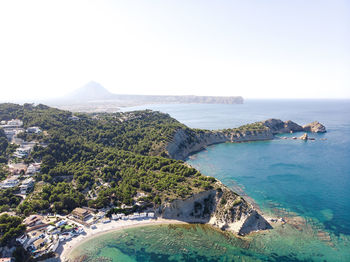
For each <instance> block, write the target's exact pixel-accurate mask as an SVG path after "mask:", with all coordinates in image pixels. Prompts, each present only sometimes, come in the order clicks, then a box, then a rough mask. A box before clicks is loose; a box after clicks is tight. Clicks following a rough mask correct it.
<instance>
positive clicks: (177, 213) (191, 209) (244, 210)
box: [157, 183, 272, 235]
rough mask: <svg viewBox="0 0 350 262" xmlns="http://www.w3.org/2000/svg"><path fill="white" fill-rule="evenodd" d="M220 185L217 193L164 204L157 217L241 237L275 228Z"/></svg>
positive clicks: (201, 194) (202, 193)
mask: <svg viewBox="0 0 350 262" xmlns="http://www.w3.org/2000/svg"><path fill="white" fill-rule="evenodd" d="M218 184H219V187H218V189H216V190H214V189H213V190H208V191H204V192H201V193H199V194H196V195H194V196H192V197H190V198H188V199H185V200H175V201H173V202H171V203H166V204H163V205H162V206H161V207H159V208H158V212H157V215H158V216H160V217H163V218H167V219H177V220H181V221H185V222H190V223H207V224H210V225H213V226H215V227H218V228H220V229H222V230H228V231H231V232H233V233H236V234H239V235H246V234H249V233H251V232H253V231H258V230H266V229H271V228H272V227H271V225H270V224H269V223H268V222H267V221H266V220H265V219H264V218H263V217H262V216H261V215H260V214H259V213H258V212H257V211H256V210H255V209H254V208H253V207H252V206H251V205H250V204H249V203H248V202H246V201H245V200H244V199H243V198H241V197H240V196H238V195H237V194H235V193H233V192H232V191H231V190H229V189H228V188H226V187H225V186H223V185H222V184H220V183H218Z"/></svg>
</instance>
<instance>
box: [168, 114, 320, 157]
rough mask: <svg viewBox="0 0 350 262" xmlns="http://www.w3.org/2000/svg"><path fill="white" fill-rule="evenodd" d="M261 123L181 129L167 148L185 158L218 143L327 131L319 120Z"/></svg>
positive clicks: (170, 154) (171, 155)
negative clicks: (246, 126)
mask: <svg viewBox="0 0 350 262" xmlns="http://www.w3.org/2000/svg"><path fill="white" fill-rule="evenodd" d="M259 123H260V125H262V127H263V128H264V129H262V128H260V129H258V130H254V129H252V130H246V129H244V130H241V131H240V130H239V128H238V129H232V130H226V131H208V130H207V131H204V130H200V131H194V130H192V129H179V130H177V131H176V133H175V134H174V136H173V138H172V141H171V142H169V143H168V144H167V145H166V148H165V149H166V151H167V152H168V155H169V157H170V158H174V159H182V160H185V159H186V158H187V157H188V156H189V155H190V154H192V153H195V152H198V151H200V150H202V149H204V148H205V147H207V146H209V145H213V144H218V143H225V142H247V141H262V140H271V139H273V138H274V135H275V134H282V133H290V132H301V131H304V132H317V133H320V132H322V133H323V132H326V128H325V127H324V126H323V125H322V124H321V123H319V122H317V121H315V122H312V123H311V124H308V125H305V126H300V125H298V124H297V123H295V122H293V121H290V120H288V121H285V122H283V121H282V120H279V119H268V120H265V121H262V122H259Z"/></svg>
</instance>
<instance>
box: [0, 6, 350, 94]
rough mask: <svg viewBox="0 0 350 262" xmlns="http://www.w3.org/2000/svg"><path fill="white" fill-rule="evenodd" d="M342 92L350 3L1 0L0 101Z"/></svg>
mask: <svg viewBox="0 0 350 262" xmlns="http://www.w3.org/2000/svg"><path fill="white" fill-rule="evenodd" d="M90 80H94V81H96V82H99V83H101V84H102V85H103V86H104V87H106V88H107V89H108V90H109V91H111V92H113V93H129V94H132V93H133V94H177V95H179V94H194V95H242V96H244V97H246V98H279V97H283V98H304V97H305V98H350V1H347V0H344V1H341V0H340V1H338V0H329V1H322V0H308V1H305V0H285V1H281V0H276V1H269V0H257V1H253V0H247V1H243V0H240V1H220V0H219V1H203V0H201V1H200V0H196V1H193V0H183V1H181V0H176V1H175V0H174V1H166V0H159V1H155V0H149V1H146V0H145V1H130V0H125V1H101V0H97V1H87V0H82V1H75V0H69V1H63V0H59V1H50V0H43V1H36V0H30V1H28V0H24V1H16V0H8V1H6V0H0V86H1V96H0V100H9V99H11V100H12V99H16V98H20V99H23V98H24V99H28V100H30V99H33V98H42V97H54V96H61V95H64V94H65V93H68V92H70V91H72V90H74V89H76V88H79V87H81V86H82V85H84V84H85V83H87V82H89V81H90Z"/></svg>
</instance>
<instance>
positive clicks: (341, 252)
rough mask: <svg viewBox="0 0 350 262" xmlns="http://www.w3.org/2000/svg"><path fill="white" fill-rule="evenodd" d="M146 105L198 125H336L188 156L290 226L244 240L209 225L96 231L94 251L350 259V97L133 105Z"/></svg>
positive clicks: (192, 257) (132, 255) (113, 255)
mask: <svg viewBox="0 0 350 262" xmlns="http://www.w3.org/2000/svg"><path fill="white" fill-rule="evenodd" d="M143 108H150V109H154V110H159V111H163V112H167V113H169V114H170V115H171V116H173V117H175V118H176V119H178V120H179V121H181V122H183V123H185V124H187V125H188V126H190V127H196V128H206V129H220V128H229V127H237V126H239V125H241V124H245V123H249V122H254V121H259V120H264V119H267V118H272V117H274V118H281V119H282V120H289V119H291V120H293V121H295V122H297V123H300V124H306V123H308V122H311V121H314V120H318V121H320V122H321V123H323V124H324V125H325V126H326V127H327V130H328V132H327V133H326V134H313V135H312V136H313V137H315V138H316V141H307V142H305V141H301V140H290V139H288V140H284V139H275V140H273V141H265V142H249V143H239V144H230V143H226V144H219V145H214V146H210V147H208V148H207V150H205V151H202V152H199V153H198V154H196V155H193V156H191V158H190V159H189V160H188V161H187V162H188V163H189V164H191V165H193V166H194V167H196V168H198V169H199V170H200V171H201V172H202V173H203V174H205V175H211V176H214V177H216V178H218V179H219V180H221V181H222V182H223V183H224V184H225V185H227V186H229V187H231V188H233V189H235V190H237V191H239V192H240V193H243V194H248V195H249V196H250V197H252V198H253V199H254V201H255V202H256V203H257V204H258V205H259V206H260V207H261V209H262V210H263V212H265V213H272V214H274V215H277V216H280V217H285V218H286V220H287V221H288V223H287V225H285V226H284V227H277V228H275V229H274V230H271V231H269V232H265V233H263V234H257V235H254V236H249V237H247V238H245V239H243V240H242V239H236V238H234V237H229V236H227V235H226V234H221V233H220V232H218V231H216V230H211V229H210V228H209V227H203V226H193V227H191V228H190V229H188V228H186V229H185V228H183V227H181V226H180V227H179V226H174V227H169V226H151V227H145V228H142V230H143V231H142V230H141V229H140V228H137V229H128V230H126V231H124V232H123V233H120V232H119V233H111V235H108V236H103V237H101V238H97V239H95V240H94V242H93V243H94V244H93V245H91V244H90V245H89V247H90V248H92V249H93V250H95V251H94V252H92V253H90V256H91V258H97V257H99V256H104V257H109V258H110V259H112V260H107V261H128V260H126V259H132V260H130V261H350V237H349V235H350V194H349V188H350V160H349V159H350V103H349V101H346V100H338V101H326V100H317V101H307V100H299V101H293V100H290V101H287V100H282V101H279V100H272V101H247V102H246V103H245V104H243V105H152V106H147V107H137V108H132V109H143ZM301 134H302V133H300V134H293V136H294V135H295V136H300V135H301ZM289 136H290V135H289ZM320 139H327V140H320ZM242 190H243V191H242ZM120 234H127V236H124V237H120V236H121V235H120ZM102 238H103V239H102ZM129 238H130V239H129ZM131 239H132V240H131ZM172 245H173V246H172ZM217 245H218V246H217ZM97 246H98V248H97ZM95 247H96V248H95ZM184 248H185V249H184ZM224 248H225V249H224ZM76 252H78V251H76ZM79 252H82V250H80V251H79ZM79 252H78V253H79ZM80 254H82V253H80ZM91 261H94V260H91Z"/></svg>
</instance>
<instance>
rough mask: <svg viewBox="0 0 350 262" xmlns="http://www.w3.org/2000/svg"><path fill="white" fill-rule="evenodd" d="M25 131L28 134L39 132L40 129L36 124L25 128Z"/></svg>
mask: <svg viewBox="0 0 350 262" xmlns="http://www.w3.org/2000/svg"><path fill="white" fill-rule="evenodd" d="M26 131H27V133H30V134H40V133H41V129H40V127H38V126H31V127H28V128H27V130H26Z"/></svg>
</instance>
